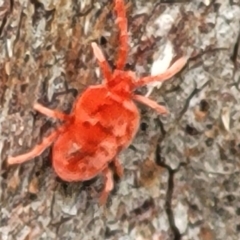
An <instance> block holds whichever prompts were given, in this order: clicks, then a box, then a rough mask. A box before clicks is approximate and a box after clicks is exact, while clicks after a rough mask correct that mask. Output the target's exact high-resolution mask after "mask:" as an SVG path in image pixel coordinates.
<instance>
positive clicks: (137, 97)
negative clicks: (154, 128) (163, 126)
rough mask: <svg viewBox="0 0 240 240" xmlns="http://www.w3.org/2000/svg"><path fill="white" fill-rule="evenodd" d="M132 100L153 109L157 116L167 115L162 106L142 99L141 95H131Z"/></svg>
mask: <svg viewBox="0 0 240 240" xmlns="http://www.w3.org/2000/svg"><path fill="white" fill-rule="evenodd" d="M133 99H134V100H136V101H138V102H140V103H142V104H144V105H147V106H148V107H150V108H152V109H154V110H155V111H157V112H158V113H159V114H167V113H168V110H167V109H166V108H165V107H164V106H161V105H159V104H157V103H156V102H155V101H153V100H151V99H149V98H147V97H144V96H141V95H133Z"/></svg>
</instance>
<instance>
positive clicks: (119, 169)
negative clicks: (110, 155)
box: [113, 158, 123, 178]
mask: <svg viewBox="0 0 240 240" xmlns="http://www.w3.org/2000/svg"><path fill="white" fill-rule="evenodd" d="M113 166H114V170H115V172H116V174H117V176H118V177H119V178H121V177H122V176H123V167H122V165H121V163H120V162H119V159H118V158H114V159H113Z"/></svg>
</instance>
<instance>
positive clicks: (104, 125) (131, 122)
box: [7, 0, 187, 204]
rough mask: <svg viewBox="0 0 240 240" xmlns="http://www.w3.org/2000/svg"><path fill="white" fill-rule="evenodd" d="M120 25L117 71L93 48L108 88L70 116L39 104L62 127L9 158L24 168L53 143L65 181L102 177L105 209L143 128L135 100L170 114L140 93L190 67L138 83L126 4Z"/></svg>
mask: <svg viewBox="0 0 240 240" xmlns="http://www.w3.org/2000/svg"><path fill="white" fill-rule="evenodd" d="M114 5H115V6H114V10H115V12H116V15H117V18H116V23H117V25H118V27H119V29H120V36H119V49H118V56H117V57H118V58H117V61H116V64H115V66H116V69H115V70H112V69H111V68H110V67H109V65H108V62H107V61H106V59H105V57H104V55H103V53H102V51H101V49H100V48H99V47H98V45H97V44H96V43H94V42H93V43H92V49H93V53H94V55H95V57H96V59H97V61H98V64H99V66H100V69H101V71H102V75H103V80H102V84H100V85H94V86H89V87H88V88H87V89H86V90H85V91H84V92H83V93H82V94H81V95H80V96H79V97H78V98H77V99H76V101H75V104H74V106H73V109H72V111H71V113H70V114H69V115H67V114H64V113H61V112H59V111H56V110H51V109H48V108H46V107H44V106H42V105H40V104H38V103H36V104H34V106H33V107H34V109H35V110H36V111H38V112H40V113H42V114H44V115H46V116H48V117H51V118H55V119H59V120H61V121H62V124H61V125H60V126H59V127H58V128H56V129H55V130H54V131H53V132H52V133H51V134H50V135H49V136H47V137H45V138H44V139H43V140H42V142H41V143H40V144H38V145H36V146H35V147H33V149H32V150H30V151H29V152H28V153H25V154H22V155H19V156H15V157H9V158H8V160H7V162H8V164H20V163H23V162H26V161H28V160H31V159H33V158H35V157H36V156H39V155H40V154H41V153H42V152H43V151H44V150H45V149H46V148H48V147H49V146H51V145H52V144H53V150H52V163H53V168H54V170H55V172H56V174H57V175H58V176H59V177H60V178H61V179H63V180H64V181H68V182H73V181H86V180H89V179H92V178H94V177H95V176H97V175H99V174H102V175H103V176H104V183H105V184H104V189H103V191H102V193H101V195H100V199H99V200H100V203H101V204H104V203H105V202H106V200H107V198H108V195H109V193H110V192H111V190H112V189H113V186H114V183H113V179H112V171H111V170H110V168H109V164H110V163H112V164H111V165H112V166H113V168H114V169H113V170H114V171H115V173H116V174H117V175H118V176H119V177H122V175H123V168H122V166H121V164H120V162H119V159H118V157H117V156H118V154H119V152H120V151H122V150H123V149H126V148H127V147H128V146H129V145H130V143H131V142H132V140H133V138H134V136H135V134H136V132H137V130H138V127H139V119H140V115H139V111H138V109H137V107H136V105H135V103H134V101H137V102H140V103H142V104H145V105H147V106H148V107H150V108H152V109H154V110H156V111H157V112H158V113H159V114H166V113H167V109H166V108H165V107H163V106H161V105H158V104H157V103H156V102H155V101H153V100H150V99H149V98H147V97H144V96H141V95H137V94H135V93H134V90H135V89H136V88H138V87H141V86H144V85H146V84H148V83H151V82H154V81H162V82H163V81H165V80H167V79H169V78H171V77H172V76H174V75H175V74H176V73H177V72H179V71H180V70H181V69H182V68H183V67H184V66H185V64H186V62H187V58H186V57H182V58H180V59H179V60H177V61H176V62H175V63H174V64H173V65H172V66H171V67H170V68H169V69H168V70H166V72H165V73H163V74H159V75H157V76H148V77H143V78H140V79H137V78H136V76H135V73H134V72H132V71H124V66H125V63H126V59H127V53H128V33H127V19H126V13H125V6H124V1H123V0H115V1H114Z"/></svg>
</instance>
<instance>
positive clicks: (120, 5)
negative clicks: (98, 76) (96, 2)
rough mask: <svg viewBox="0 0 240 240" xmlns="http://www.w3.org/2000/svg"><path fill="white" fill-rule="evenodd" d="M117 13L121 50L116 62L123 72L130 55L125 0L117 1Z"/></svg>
mask: <svg viewBox="0 0 240 240" xmlns="http://www.w3.org/2000/svg"><path fill="white" fill-rule="evenodd" d="M114 9H115V11H116V13H117V20H116V22H117V25H118V27H119V29H120V36H119V50H118V56H117V57H118V58H117V62H116V68H117V69H119V70H122V69H123V68H124V66H125V63H126V60H127V53H128V33H127V18H126V10H125V6H124V0H115V7H114Z"/></svg>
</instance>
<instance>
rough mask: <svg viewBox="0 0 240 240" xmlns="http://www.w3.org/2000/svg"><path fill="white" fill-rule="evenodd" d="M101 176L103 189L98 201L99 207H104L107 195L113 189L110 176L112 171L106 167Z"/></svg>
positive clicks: (111, 176)
mask: <svg viewBox="0 0 240 240" xmlns="http://www.w3.org/2000/svg"><path fill="white" fill-rule="evenodd" d="M103 175H104V179H105V185H104V189H103V191H102V193H101V196H100V199H99V201H100V204H101V205H104V204H105V203H106V202H107V199H108V195H109V193H110V192H111V191H112V189H113V187H114V183H113V175H112V171H111V170H110V169H109V167H106V168H105V169H104V170H103Z"/></svg>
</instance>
